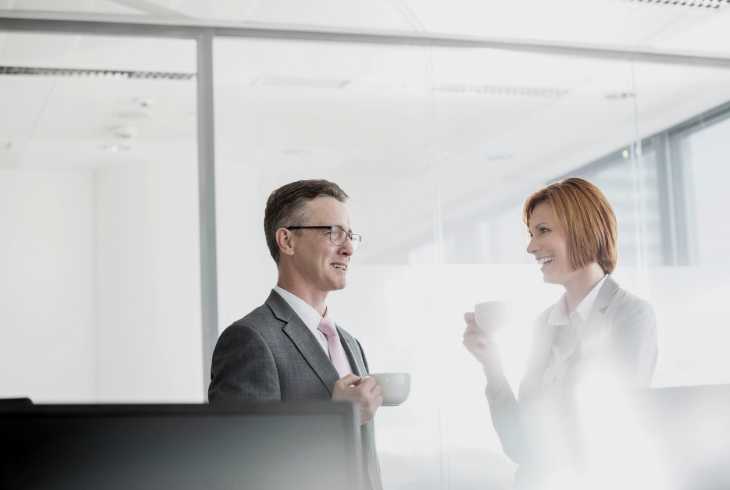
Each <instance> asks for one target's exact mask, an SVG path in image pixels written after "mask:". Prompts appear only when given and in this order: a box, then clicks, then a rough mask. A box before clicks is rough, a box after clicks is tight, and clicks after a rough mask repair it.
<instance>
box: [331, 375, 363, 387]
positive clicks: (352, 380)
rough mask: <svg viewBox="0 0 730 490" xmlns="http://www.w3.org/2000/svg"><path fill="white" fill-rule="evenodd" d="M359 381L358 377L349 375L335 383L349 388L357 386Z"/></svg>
mask: <svg viewBox="0 0 730 490" xmlns="http://www.w3.org/2000/svg"><path fill="white" fill-rule="evenodd" d="M360 379H361V378H360V376H357V375H355V374H352V373H350V374H347V375H345V376H343V377H342V378H340V379H339V380H338V381H337V382H338V383H340V384H343V385H345V386H350V385H357V384H358V383H359V382H360Z"/></svg>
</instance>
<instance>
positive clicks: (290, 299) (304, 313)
mask: <svg viewBox="0 0 730 490" xmlns="http://www.w3.org/2000/svg"><path fill="white" fill-rule="evenodd" d="M274 291H276V292H277V293H279V295H280V296H281V297H282V298H284V301H286V303H287V304H288V305H289V306H291V309H292V310H294V313H296V314H297V316H299V318H300V319H301V320H302V322H304V324H305V325H306V326H307V328H308V329H309V331H310V332H312V335H314V338H315V339H317V342H318V343H319V345H320V347H322V350H323V351H324V353H325V355H326V356H327V357H329V349H328V348H327V337H325V335H324V334H323V333H322V332H321V331H320V330H319V328H317V327H319V322H321V321H322V315H320V314H319V312H318V311H317V310H315V309H314V308H312V305H310V304H309V303H307V302H306V301H304V300H303V299H302V298H300V297H299V296H297V295H296V294H294V293H291V292H289V291H287V290H286V289H284V288H281V287H279V286H274ZM325 316H326V317H327V318H329V319H330V320H332V324H333V325H336V322H335V320H334V317H333V316H332V312H331V311H330V308H329V306H328V307H327V310H326V312H325ZM347 362H348V364H349V362H350V361H349V360H348V361H347ZM350 371H351V372H355V371H352V366H350Z"/></svg>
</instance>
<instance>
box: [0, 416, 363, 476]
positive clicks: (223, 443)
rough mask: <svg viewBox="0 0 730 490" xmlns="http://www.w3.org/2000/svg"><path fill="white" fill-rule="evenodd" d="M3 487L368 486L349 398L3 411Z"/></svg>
mask: <svg viewBox="0 0 730 490" xmlns="http://www.w3.org/2000/svg"><path fill="white" fill-rule="evenodd" d="M0 434H2V437H0V445H2V454H3V456H2V457H1V458H0V467H1V468H2V471H1V472H0V488H8V489H10V488H12V489H14V490H30V489H33V490H80V489H98V490H105V489H109V490H131V489H139V490H146V489H150V490H152V489H155V490H158V489H174V490H236V489H240V490H244V489H245V490H295V489H296V490H299V489H303V490H315V489H316V490H323V489H359V488H361V485H362V475H363V473H362V469H361V466H362V457H361V446H360V430H359V424H358V420H357V418H356V412H355V410H354V408H353V406H352V405H351V404H349V403H334V402H304V403H276V402H274V403H268V402H267V403H256V404H242V405H236V406H225V407H219V406H216V407H210V406H208V405H45V406H44V405H36V406H31V407H23V408H7V409H2V410H0Z"/></svg>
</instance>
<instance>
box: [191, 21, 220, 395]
mask: <svg viewBox="0 0 730 490" xmlns="http://www.w3.org/2000/svg"><path fill="white" fill-rule="evenodd" d="M213 38H214V29H212V28H211V29H203V30H201V32H200V34H199V35H198V36H197V39H196V44H197V61H196V62H197V86H196V90H197V116H198V117H197V124H198V188H199V190H200V193H199V211H198V212H199V218H200V300H201V314H202V319H201V320H202V322H201V326H202V331H201V333H202V344H201V345H202V363H203V397H204V399H205V400H207V388H208V381H209V379H210V361H211V358H212V356H213V347H214V345H215V342H216V339H217V338H218V277H217V257H216V216H215V128H214V121H215V114H214V105H213V102H214V100H213Z"/></svg>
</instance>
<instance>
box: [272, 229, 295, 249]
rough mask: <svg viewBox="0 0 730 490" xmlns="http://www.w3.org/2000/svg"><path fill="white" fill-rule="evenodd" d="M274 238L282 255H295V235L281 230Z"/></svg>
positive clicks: (277, 231)
mask: <svg viewBox="0 0 730 490" xmlns="http://www.w3.org/2000/svg"><path fill="white" fill-rule="evenodd" d="M274 236H275V237H276V245H277V246H278V247H279V253H280V254H281V255H294V234H293V233H292V232H291V231H289V230H287V229H286V228H279V229H278V230H276V235H274Z"/></svg>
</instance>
